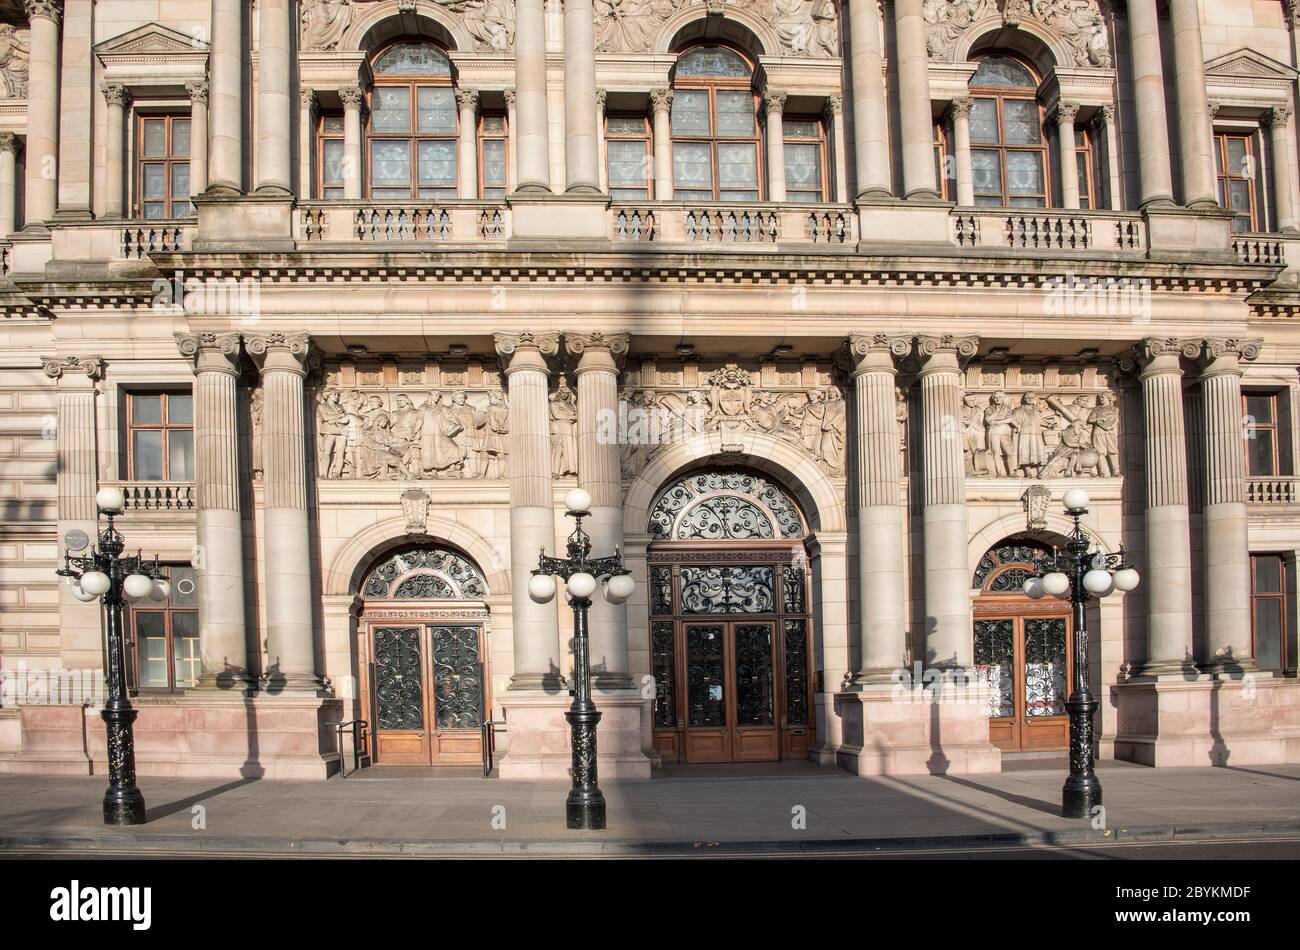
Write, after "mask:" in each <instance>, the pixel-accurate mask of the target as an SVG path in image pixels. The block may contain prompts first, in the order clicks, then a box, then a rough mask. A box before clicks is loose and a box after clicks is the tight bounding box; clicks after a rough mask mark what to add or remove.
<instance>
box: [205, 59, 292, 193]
mask: <svg viewBox="0 0 1300 950" xmlns="http://www.w3.org/2000/svg"><path fill="white" fill-rule="evenodd" d="M185 91H186V92H187V93H189V97H190V194H191V195H201V194H203V192H205V191H207V190H208V83H207V80H200V81H199V82H187V83H186V84H185ZM308 141H311V139H310V137H309V138H308Z"/></svg>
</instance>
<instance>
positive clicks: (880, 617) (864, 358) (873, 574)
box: [849, 333, 912, 683]
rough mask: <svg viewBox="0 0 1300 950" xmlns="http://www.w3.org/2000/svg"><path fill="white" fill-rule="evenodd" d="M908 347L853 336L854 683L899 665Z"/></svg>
mask: <svg viewBox="0 0 1300 950" xmlns="http://www.w3.org/2000/svg"><path fill="white" fill-rule="evenodd" d="M911 351H912V338H911V337H910V336H892V335H889V334H875V335H868V334H860V333H855V334H853V335H852V336H851V337H850V338H849V352H850V354H851V356H852V357H853V359H854V361H855V364H856V365H855V368H854V370H853V385H854V390H855V393H856V396H857V406H856V409H857V432H856V433H855V438H854V442H855V443H856V444H857V449H858V484H857V493H858V608H859V610H860V612H861V621H860V626H861V642H862V667H861V670H860V671H859V672H858V675H857V677H856V679H857V681H858V682H860V683H888V682H890V678H891V676H892V674H893V673H894V671H895V670H898V669H901V668H903V667H904V666H905V662H904V661H905V658H906V657H905V655H906V652H907V599H906V585H905V584H904V577H903V547H904V539H905V538H906V530H905V528H904V511H903V505H902V499H901V498H900V496H899V488H898V486H899V480H900V479H901V477H902V473H901V472H900V471H899V457H898V417H897V400H896V398H895V386H896V384H897V376H898V371H897V369H896V367H895V361H896V360H898V359H900V358H901V357H904V356H906V355H907V354H909V353H910V352H911Z"/></svg>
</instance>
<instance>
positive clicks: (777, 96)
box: [763, 92, 785, 201]
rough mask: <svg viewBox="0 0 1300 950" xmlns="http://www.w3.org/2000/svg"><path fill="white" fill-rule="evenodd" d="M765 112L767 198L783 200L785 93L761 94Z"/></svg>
mask: <svg viewBox="0 0 1300 950" xmlns="http://www.w3.org/2000/svg"><path fill="white" fill-rule="evenodd" d="M763 108H764V110H765V111H766V113H767V200H768V201H785V122H784V120H783V113H784V111H785V93H783V92H766V93H764V94H763Z"/></svg>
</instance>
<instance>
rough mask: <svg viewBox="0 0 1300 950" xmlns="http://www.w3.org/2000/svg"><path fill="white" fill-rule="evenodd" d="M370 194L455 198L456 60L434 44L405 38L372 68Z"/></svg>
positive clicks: (384, 52)
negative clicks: (453, 75)
mask: <svg viewBox="0 0 1300 950" xmlns="http://www.w3.org/2000/svg"><path fill="white" fill-rule="evenodd" d="M371 71H372V72H373V74H374V88H373V89H372V90H371V92H370V125H369V130H368V142H367V145H366V148H367V161H368V164H369V171H370V174H369V176H368V177H369V183H370V197H372V198H383V199H387V200H393V201H403V200H411V199H415V198H441V199H445V198H455V197H456V137H457V114H456V95H455V92H454V90H453V88H452V81H451V61H450V60H449V59H448V58H447V54H446V53H445V52H443V51H442V50H441V49H439V48H438V47H437V46H434V45H433V44H432V43H427V42H422V41H418V40H401V41H398V42H396V43H393V44H391V45H389V46H387V47H385V48H384V49H383V50H381V51H380V53H379V54H378V55H377V56H376V57H375V60H374V63H373V64H372V66H371Z"/></svg>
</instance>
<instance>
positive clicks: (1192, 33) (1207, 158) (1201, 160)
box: [1169, 0, 1218, 208]
mask: <svg viewBox="0 0 1300 950" xmlns="http://www.w3.org/2000/svg"><path fill="white" fill-rule="evenodd" d="M1169 20H1170V25H1171V27H1172V29H1173V34H1174V43H1173V46H1174V89H1175V91H1176V92H1177V94H1178V156H1179V160H1180V166H1181V169H1182V176H1183V204H1185V205H1187V206H1188V207H1189V208H1213V207H1216V206H1217V205H1218V201H1217V199H1216V197H1215V190H1216V189H1215V180H1214V130H1213V128H1212V127H1211V125H1210V108H1209V102H1208V97H1207V95H1206V91H1205V45H1204V44H1203V43H1202V42H1201V0H1169Z"/></svg>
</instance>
